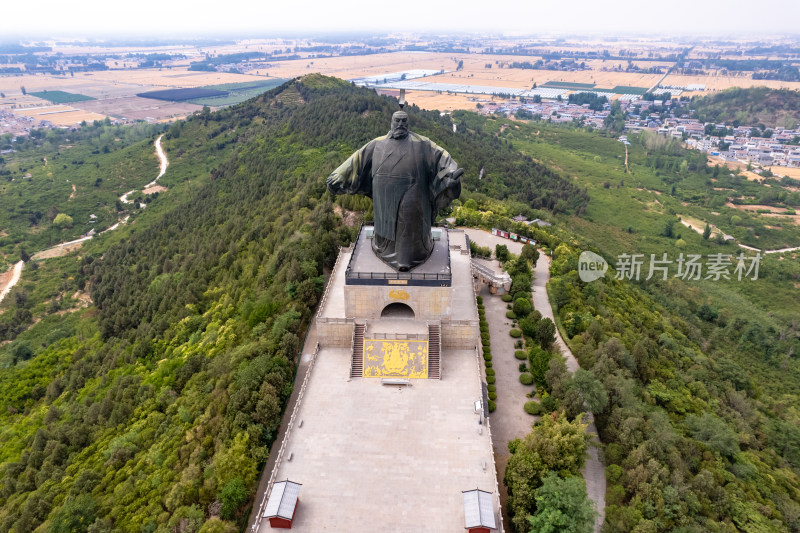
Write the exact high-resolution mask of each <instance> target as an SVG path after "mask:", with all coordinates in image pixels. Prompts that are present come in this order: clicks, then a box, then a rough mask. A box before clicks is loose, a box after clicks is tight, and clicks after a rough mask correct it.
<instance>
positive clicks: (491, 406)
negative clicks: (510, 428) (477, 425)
mask: <svg viewBox="0 0 800 533" xmlns="http://www.w3.org/2000/svg"><path fill="white" fill-rule="evenodd" d="M495 409H497V404H496V403H494V401H492V400H489V412H490V413H494V410H495Z"/></svg>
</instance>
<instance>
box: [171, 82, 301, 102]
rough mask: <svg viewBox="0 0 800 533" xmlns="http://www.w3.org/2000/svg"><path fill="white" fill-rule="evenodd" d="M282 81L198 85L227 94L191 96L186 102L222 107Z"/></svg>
mask: <svg viewBox="0 0 800 533" xmlns="http://www.w3.org/2000/svg"><path fill="white" fill-rule="evenodd" d="M284 81H286V80H283V79H280V78H274V79H269V80H264V81H247V82H244V83H224V84H221V85H208V86H206V87H200V88H201V89H209V90H217V91H226V92H227V94H225V95H221V96H206V97H200V98H192V99H190V100H187V102H189V103H192V104H197V105H207V106H212V107H222V106H229V105H235V104H238V103H240V102H244V101H245V100H248V99H250V98H253V97H254V96H258V95H259V94H261V93H264V92H266V91H268V90H270V89H272V88H273V87H277V86H278V85H280V84H282V83H283V82H284Z"/></svg>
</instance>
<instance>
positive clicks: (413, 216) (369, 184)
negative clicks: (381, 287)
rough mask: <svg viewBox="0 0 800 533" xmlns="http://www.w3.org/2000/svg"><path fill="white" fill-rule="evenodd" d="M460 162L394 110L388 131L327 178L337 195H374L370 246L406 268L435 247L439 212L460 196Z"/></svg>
mask: <svg viewBox="0 0 800 533" xmlns="http://www.w3.org/2000/svg"><path fill="white" fill-rule="evenodd" d="M463 173H464V170H463V169H460V168H458V165H456V162H455V161H453V159H452V158H451V157H450V154H448V153H447V150H445V149H443V148H441V147H440V146H438V145H437V144H436V143H434V142H433V141H431V140H430V139H428V138H426V137H423V136H422V135H417V134H416V133H414V132H411V131H409V130H408V114H407V113H406V112H405V111H398V112H396V113H395V114H394V115H392V128H391V131H389V133H388V134H387V135H384V136H383V137H378V138H377V139H373V140H372V141H370V142H369V143H367V144H365V145H364V146H363V147H362V148H361V149H360V150H358V151H357V152H356V153H354V154H353V155H351V156H350V157H349V158H348V159H347V161H345V162H344V163H342V164H341V165H340V166H339V168H337V169H336V170H334V171H333V173H332V174H331V175H330V176H329V177H328V189H329V190H330V191H331V192H332V193H334V194H364V195H366V196H369V197H371V198H372V202H373V210H374V212H375V235H374V237H373V239H372V249H373V251H374V252H375V254H376V255H377V256H378V257H380V258H381V259H382V260H383V261H384V262H385V263H387V264H388V265H390V266H391V267H393V268H395V269H396V270H399V271H400V272H406V271H408V270H411V269H412V268H414V267H416V266H419V265H421V264H422V263H424V262H425V261H426V260H427V259H428V257H430V255H431V252H432V251H433V240H432V238H431V224H432V222H433V221H434V219H435V218H436V213H437V212H438V211H439V210H440V209H442V208H443V207H446V206H447V205H449V204H450V202H452V201H453V200H454V199H456V198H458V197H459V196H460V195H461V181H460V177H461V174H463Z"/></svg>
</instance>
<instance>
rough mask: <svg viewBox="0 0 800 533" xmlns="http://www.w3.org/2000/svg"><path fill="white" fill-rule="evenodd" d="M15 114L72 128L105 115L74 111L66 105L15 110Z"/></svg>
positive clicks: (79, 110) (101, 118)
mask: <svg viewBox="0 0 800 533" xmlns="http://www.w3.org/2000/svg"><path fill="white" fill-rule="evenodd" d="M16 113H17V114H18V115H22V116H26V117H34V118H36V119H37V120H47V121H49V122H52V123H53V124H55V125H57V126H73V125H75V124H80V123H81V122H83V121H86V122H93V121H95V120H103V119H105V118H106V115H101V114H100V113H93V112H91V111H84V110H82V109H76V108H74V107H70V106H67V105H55V106H45V107H29V108H26V109H19V110H16Z"/></svg>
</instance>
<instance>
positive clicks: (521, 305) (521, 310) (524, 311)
mask: <svg viewBox="0 0 800 533" xmlns="http://www.w3.org/2000/svg"><path fill="white" fill-rule="evenodd" d="M531 311H533V306H532V305H531V301H530V300H528V299H525V298H517V299H516V300H514V314H516V315H517V316H528V315H529V314H530V312H531Z"/></svg>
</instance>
